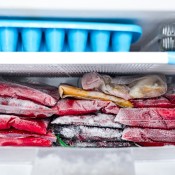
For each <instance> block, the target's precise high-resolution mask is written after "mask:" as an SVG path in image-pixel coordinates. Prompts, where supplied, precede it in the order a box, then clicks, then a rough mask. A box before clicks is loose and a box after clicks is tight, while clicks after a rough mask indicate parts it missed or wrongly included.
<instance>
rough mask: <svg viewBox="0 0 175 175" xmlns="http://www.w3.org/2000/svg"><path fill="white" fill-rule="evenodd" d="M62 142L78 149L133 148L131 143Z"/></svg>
mask: <svg viewBox="0 0 175 175" xmlns="http://www.w3.org/2000/svg"><path fill="white" fill-rule="evenodd" d="M64 142H65V143H66V144H67V145H69V146H71V147H80V148H120V147H132V146H135V145H134V143H132V142H124V141H120V142H106V141H97V142H80V141H77V140H76V141H72V140H64Z"/></svg>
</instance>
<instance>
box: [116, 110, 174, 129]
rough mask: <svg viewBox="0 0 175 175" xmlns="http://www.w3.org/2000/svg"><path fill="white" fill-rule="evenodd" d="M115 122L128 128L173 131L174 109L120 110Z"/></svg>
mask: <svg viewBox="0 0 175 175" xmlns="http://www.w3.org/2000/svg"><path fill="white" fill-rule="evenodd" d="M115 121H116V122H119V123H122V124H124V125H128V126H134V127H145V128H159V129H175V109H174V108H132V109H120V111H119V113H118V115H117V116H116V118H115Z"/></svg>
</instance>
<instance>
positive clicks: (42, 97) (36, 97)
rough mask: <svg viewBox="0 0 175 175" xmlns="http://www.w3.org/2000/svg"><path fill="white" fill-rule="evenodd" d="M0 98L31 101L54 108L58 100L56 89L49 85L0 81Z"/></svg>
mask: <svg viewBox="0 0 175 175" xmlns="http://www.w3.org/2000/svg"><path fill="white" fill-rule="evenodd" d="M0 96H2V97H13V98H19V99H25V100H31V101H34V102H36V103H39V104H43V105H45V106H54V105H55V104H56V103H57V101H58V99H59V94H58V89H57V88H56V87H52V86H49V85H39V84H34V83H33V84H31V83H21V82H18V83H17V82H10V81H2V80H1V81H0Z"/></svg>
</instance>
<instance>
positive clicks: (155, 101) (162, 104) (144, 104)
mask: <svg viewBox="0 0 175 175" xmlns="http://www.w3.org/2000/svg"><path fill="white" fill-rule="evenodd" d="M130 101H131V102H132V104H133V105H134V108H154V107H156V108H175V104H172V103H171V102H170V101H169V100H168V99H167V98H165V97H158V98H149V99H133V100H130Z"/></svg>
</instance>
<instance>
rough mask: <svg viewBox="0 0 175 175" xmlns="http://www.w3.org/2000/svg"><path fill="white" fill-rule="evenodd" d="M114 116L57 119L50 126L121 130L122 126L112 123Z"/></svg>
mask: <svg viewBox="0 0 175 175" xmlns="http://www.w3.org/2000/svg"><path fill="white" fill-rule="evenodd" d="M114 118H115V115H109V114H101V113H98V114H97V115H74V116H70V115H69V116H63V117H57V118H56V119H55V120H53V121H52V122H51V123H52V124H57V125H76V126H81V125H83V126H97V127H111V128H122V125H121V124H119V123H117V122H114Z"/></svg>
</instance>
